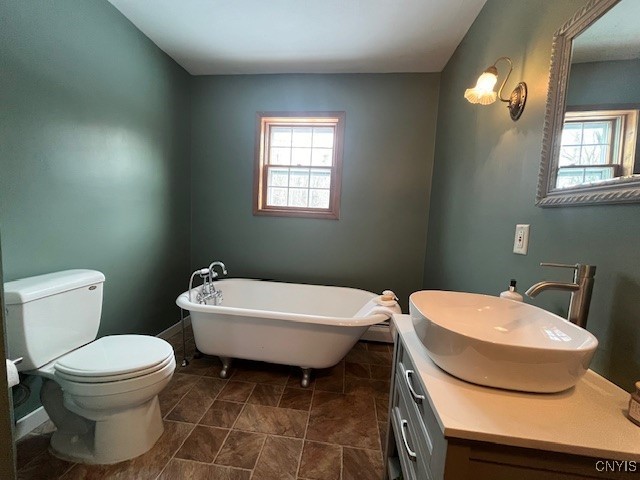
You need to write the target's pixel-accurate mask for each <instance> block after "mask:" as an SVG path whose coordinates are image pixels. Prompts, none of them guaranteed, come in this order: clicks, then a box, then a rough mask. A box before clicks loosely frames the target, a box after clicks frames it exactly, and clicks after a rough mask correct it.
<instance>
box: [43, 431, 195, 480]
mask: <svg viewBox="0 0 640 480" xmlns="http://www.w3.org/2000/svg"><path fill="white" fill-rule="evenodd" d="M192 429H193V425H189V424H187V423H179V422H168V421H165V422H164V433H163V434H162V436H161V437H160V439H159V440H158V441H157V442H156V444H155V445H154V446H153V447H152V448H151V450H149V451H148V452H147V453H145V454H143V455H140V456H139V457H136V458H134V459H132V460H128V461H126V462H121V463H116V464H114V465H83V464H76V465H75V466H74V467H73V468H72V469H71V470H69V471H68V472H67V473H66V474H65V475H64V476H62V477H61V479H63V480H71V479H74V480H76V479H77V480H88V479H96V480H97V479H107V478H108V479H109V480H116V479H117V480H120V479H123V480H124V479H136V480H152V479H155V478H156V477H157V476H158V475H159V474H160V472H161V471H162V469H163V468H164V467H165V465H166V464H167V461H168V459H170V458H171V457H172V456H173V455H174V454H175V452H176V451H177V450H178V449H179V448H180V445H182V442H184V440H185V439H186V438H187V436H188V435H189V433H190V432H191V430H192ZM47 468H48V467H47ZM49 478H50V477H49Z"/></svg>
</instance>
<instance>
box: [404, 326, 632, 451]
mask: <svg viewBox="0 0 640 480" xmlns="http://www.w3.org/2000/svg"><path fill="white" fill-rule="evenodd" d="M394 323H395V325H396V328H397V329H398V332H399V333H400V335H401V337H402V340H403V342H404V344H405V346H406V348H407V351H408V353H409V355H410V356H411V360H412V361H413V363H414V366H415V368H416V371H417V372H418V373H419V375H420V377H421V380H422V383H423V384H424V386H425V387H426V390H427V395H428V399H429V403H430V404H431V408H432V409H433V411H434V412H435V415H436V418H437V419H438V423H439V424H440V428H441V430H442V432H443V434H444V436H445V437H447V438H459V439H466V440H478V441H483V442H491V443H499V444H505V445H511V446H515V447H526V448H535V449H541V450H550V451H554V452H562V453H571V454H575V455H584V456H590V457H596V458H601V459H612V460H636V461H638V460H640V427H638V426H636V425H635V424H634V423H632V422H631V421H630V420H629V419H628V418H627V416H626V414H627V407H628V403H629V393H628V392H625V391H624V390H622V389H621V388H620V387H618V386H616V385H614V384H613V383H611V382H609V381H608V380H606V379H605V378H603V377H601V376H600V375H598V374H597V373H595V372H593V371H591V370H589V371H588V372H587V373H586V375H585V376H584V377H582V379H580V381H579V382H578V384H577V385H576V386H575V387H574V388H571V389H569V390H567V391H565V392H561V393H553V394H535V393H520V392H511V391H508V390H500V389H496V388H490V387H483V386H480V385H475V384H471V383H467V382H465V381H462V380H459V379H457V378H455V377H453V376H451V375H449V374H448V373H446V372H444V371H443V370H441V369H440V368H439V367H438V366H436V365H435V364H434V363H433V362H432V361H431V359H430V358H429V356H428V355H427V351H426V350H425V348H424V346H423V345H422V342H421V341H420V339H419V338H418V336H417V335H416V333H415V331H414V329H413V324H412V320H411V317H410V316H409V315H394Z"/></svg>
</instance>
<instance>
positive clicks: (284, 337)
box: [176, 279, 387, 386]
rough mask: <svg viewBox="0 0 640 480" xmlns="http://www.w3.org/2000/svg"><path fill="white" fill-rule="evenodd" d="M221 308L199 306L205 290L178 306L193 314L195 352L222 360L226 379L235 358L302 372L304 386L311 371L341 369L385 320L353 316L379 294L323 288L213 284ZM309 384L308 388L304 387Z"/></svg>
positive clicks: (184, 297)
mask: <svg viewBox="0 0 640 480" xmlns="http://www.w3.org/2000/svg"><path fill="white" fill-rule="evenodd" d="M214 285H215V287H216V288H217V289H218V290H222V295H223V301H222V304H221V305H202V304H199V303H196V301H195V298H196V294H197V293H198V292H199V291H200V288H197V289H193V290H192V298H193V299H194V301H193V302H191V301H189V294H188V292H184V293H183V294H182V295H180V296H179V297H178V299H177V300H176V303H177V305H178V306H179V307H180V308H182V309H184V310H188V311H189V312H190V315H191V324H192V326H193V334H194V337H195V342H196V347H197V348H198V350H199V351H200V352H202V353H205V354H208V355H217V356H219V357H221V359H222V361H223V364H224V365H225V366H224V368H223V372H222V374H221V376H223V377H225V376H226V374H227V373H228V364H229V362H230V359H232V358H243V359H248V360H258V361H263V362H270V363H280V364H284V365H293V366H298V367H301V368H302V369H303V372H304V377H303V386H306V385H305V383H306V384H308V379H309V370H310V369H312V368H328V367H332V366H334V365H336V364H337V363H338V362H339V361H340V360H341V359H342V358H343V357H344V356H345V355H346V354H347V352H349V350H351V348H352V347H353V346H354V345H355V343H356V342H357V341H358V339H359V338H360V337H361V336H362V334H363V333H364V332H365V331H366V330H367V329H368V328H369V326H370V325H374V324H376V323H379V322H381V321H383V320H385V319H386V318H387V317H386V316H384V315H381V314H376V315H370V316H367V317H354V315H355V314H356V313H357V312H358V311H359V310H360V309H361V308H362V307H363V306H364V305H365V304H367V302H369V301H370V300H371V299H372V298H374V297H375V296H376V294H374V293H371V292H367V291H364V290H357V289H354V288H343V287H327V286H321V285H300V284H294V283H280V282H269V281H261V280H246V279H229V280H220V281H217V282H214ZM305 379H306V382H305V381H304V380H305Z"/></svg>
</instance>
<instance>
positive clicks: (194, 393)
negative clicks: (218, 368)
mask: <svg viewBox="0 0 640 480" xmlns="http://www.w3.org/2000/svg"><path fill="white" fill-rule="evenodd" d="M225 383H226V380H220V379H218V378H210V377H200V378H198V380H197V381H196V383H195V384H194V386H193V388H191V390H189V392H187V394H186V395H185V396H184V397H182V400H180V401H179V402H178V404H177V405H176V406H175V407H173V410H171V411H170V412H169V414H168V415H167V416H166V418H167V419H168V420H176V421H178V422H188V423H198V421H199V420H200V419H201V418H202V416H203V415H204V414H205V412H206V411H207V410H208V409H209V407H210V406H211V405H212V404H213V401H214V399H215V398H216V396H217V395H218V394H219V393H220V391H221V390H222V389H223V387H224V386H225Z"/></svg>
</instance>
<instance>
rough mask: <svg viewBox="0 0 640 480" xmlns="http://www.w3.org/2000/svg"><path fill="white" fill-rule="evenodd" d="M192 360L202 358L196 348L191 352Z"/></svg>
mask: <svg viewBox="0 0 640 480" xmlns="http://www.w3.org/2000/svg"><path fill="white" fill-rule="evenodd" d="M193 358H202V352H201V351H200V350H198V347H195V349H194V350H193Z"/></svg>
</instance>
